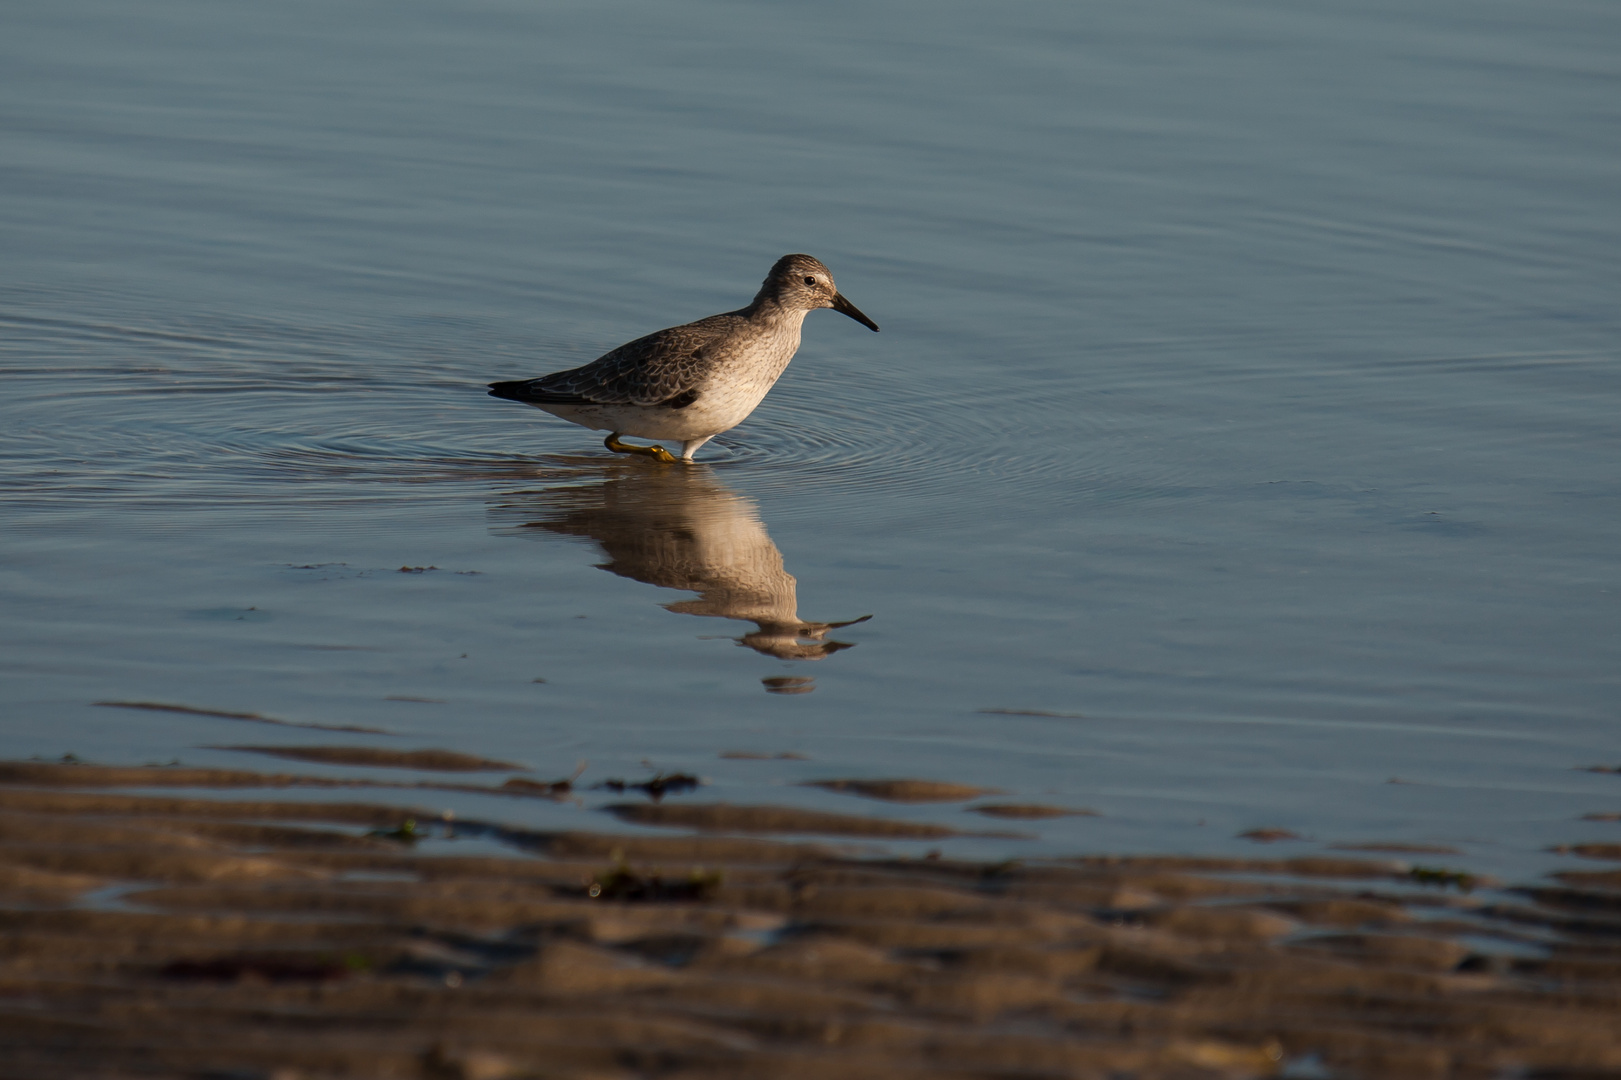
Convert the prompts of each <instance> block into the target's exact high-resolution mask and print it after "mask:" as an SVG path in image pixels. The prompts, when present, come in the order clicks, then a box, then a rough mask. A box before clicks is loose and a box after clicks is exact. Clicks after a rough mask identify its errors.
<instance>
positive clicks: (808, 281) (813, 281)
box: [805, 277, 816, 286]
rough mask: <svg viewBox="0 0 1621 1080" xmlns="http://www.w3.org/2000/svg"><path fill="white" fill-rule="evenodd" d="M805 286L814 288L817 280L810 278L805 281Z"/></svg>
mask: <svg viewBox="0 0 1621 1080" xmlns="http://www.w3.org/2000/svg"><path fill="white" fill-rule="evenodd" d="M805 284H807V285H811V286H814V285H815V284H816V279H815V278H813V277H808V278H806V279H805Z"/></svg>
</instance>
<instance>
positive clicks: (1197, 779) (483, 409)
mask: <svg viewBox="0 0 1621 1080" xmlns="http://www.w3.org/2000/svg"><path fill="white" fill-rule="evenodd" d="M0 28H3V32H0V102H3V104H0V109H3V116H4V121H5V123H4V130H5V133H6V134H5V136H4V138H5V146H6V152H5V154H4V156H3V160H0V194H3V198H0V245H3V249H4V251H5V252H6V257H5V259H4V260H3V262H0V363H3V365H4V372H5V377H4V378H5V383H4V384H5V388H6V391H7V392H6V394H5V395H4V396H3V399H0V485H3V490H4V500H5V502H4V520H5V523H6V529H5V539H4V541H3V544H4V547H3V552H4V564H3V569H0V604H3V607H4V611H5V613H6V617H5V619H4V622H3V627H0V635H3V641H4V654H3V659H0V673H3V679H4V695H5V696H4V700H5V701H6V703H7V708H6V715H7V722H6V724H5V725H4V727H3V730H0V755H3V756H8V757H16V756H24V757H26V756H29V755H33V754H39V755H45V756H51V757H55V756H58V755H60V754H63V753H68V752H71V753H75V754H78V755H79V756H81V757H86V758H92V759H94V760H98V761H107V762H145V761H168V760H171V759H174V758H179V759H181V760H184V761H186V762H190V763H199V764H201V763H219V764H249V765H251V764H252V761H251V760H246V761H245V760H244V758H243V757H242V755H240V754H235V753H232V752H229V751H223V750H211V749H206V747H208V746H210V745H219V744H227V743H240V742H244V741H248V742H255V743H265V742H270V741H274V740H278V739H279V740H283V741H285V742H287V743H289V744H308V743H311V742H317V741H327V742H332V743H335V744H354V743H355V742H356V741H357V740H362V741H363V740H365V739H366V738H373V739H376V740H380V741H387V742H389V743H390V744H398V745H402V746H403V745H410V746H444V747H449V748H453V749H457V750H463V751H467V752H473V753H480V754H487V755H491V756H494V757H498V758H516V759H518V760H520V761H523V762H525V763H527V764H529V765H531V766H533V767H534V769H535V770H537V772H538V773H539V774H540V775H543V776H548V777H549V776H561V775H566V774H568V773H569V772H571V771H572V770H573V768H574V767H575V763H576V761H578V760H582V759H583V760H585V761H587V762H588V768H587V772H586V773H585V774H584V778H583V779H584V780H585V781H586V782H588V783H589V782H594V781H596V780H600V779H602V778H606V777H612V776H621V777H627V778H631V777H640V776H644V775H646V772H647V768H649V767H651V768H656V769H664V770H685V771H691V772H696V773H700V774H701V775H703V776H704V777H706V778H707V779H708V780H710V781H711V786H710V787H709V788H707V789H706V790H705V791H704V792H702V793H700V794H699V795H698V796H697V797H698V798H711V797H712V798H719V799H727V800H731V801H734V802H768V801H769V802H786V803H791V804H795V805H800V806H805V807H814V808H820V809H831V810H842V811H867V812H874V813H886V814H897V815H903V816H906V817H909V818H915V819H917V820H930V821H942V822H949V823H951V824H954V825H959V826H961V825H963V824H964V822H968V823H969V825H968V827H970V828H973V827H978V828H998V829H1003V831H1005V828H1004V827H1005V826H1006V825H1007V824H1008V823H1006V822H996V823H992V822H990V821H989V820H988V819H982V818H976V817H973V816H969V815H965V814H964V813H963V810H962V805H961V804H942V805H937V806H890V805H886V804H882V803H871V802H867V801H864V800H858V799H855V798H852V797H850V796H848V795H842V794H838V793H834V792H829V791H824V790H821V789H815V788H805V787H799V786H795V785H796V784H797V783H798V782H800V781H805V780H813V779H821V778H829V777H855V776H867V777H884V776H919V777H928V778H933V779H944V780H953V781H960V782H965V783H975V784H987V785H992V786H996V787H999V788H1002V789H1004V790H1005V791H1006V792H1007V793H1008V795H1009V796H1010V797H1013V798H1016V799H1018V800H1020V801H1036V802H1045V803H1052V804H1058V805H1066V806H1076V807H1090V808H1093V809H1096V810H1098V811H1100V812H1101V816H1098V817H1072V818H1060V819H1054V820H1051V821H1041V822H1034V823H1018V824H1019V831H1022V832H1025V833H1028V834H1030V835H1031V837H1032V838H1031V839H1028V840H1008V839H978V840H964V841H953V842H952V845H950V846H951V848H952V850H960V851H962V852H963V853H965V854H967V853H980V854H983V853H987V852H993V851H994V852H1009V853H1013V854H1018V853H1024V852H1035V851H1103V850H1132V851H1150V850H1160V851H1236V850H1244V851H1248V850H1252V846H1251V844H1250V842H1249V841H1246V840H1243V839H1239V838H1238V837H1237V836H1236V834H1237V833H1239V832H1241V831H1244V830H1248V829H1252V828H1257V827H1275V828H1284V829H1289V830H1292V831H1294V832H1296V833H1298V834H1300V835H1301V836H1303V837H1304V838H1305V839H1303V840H1300V841H1293V842H1286V843H1282V844H1279V845H1277V846H1275V847H1274V848H1273V849H1272V850H1274V851H1283V850H1288V851H1301V852H1305V851H1310V850H1317V849H1321V848H1322V847H1324V846H1326V845H1332V844H1337V843H1356V842H1368V841H1391V842H1402V843H1409V844H1413V843H1419V844H1440V845H1450V846H1454V847H1456V848H1458V849H1459V850H1460V852H1461V853H1460V854H1458V855H1456V856H1446V857H1445V858H1444V860H1443V861H1446V862H1448V863H1449V864H1459V865H1467V866H1471V867H1474V868H1478V869H1489V870H1495V871H1498V872H1503V873H1508V874H1515V875H1524V874H1529V873H1534V872H1537V871H1539V870H1542V869H1546V868H1548V867H1551V866H1553V865H1557V864H1559V863H1560V862H1561V861H1562V859H1563V858H1564V857H1563V856H1557V855H1550V854H1547V853H1546V852H1545V851H1544V849H1545V848H1546V847H1548V846H1549V845H1551V844H1557V843H1572V842H1578V841H1583V840H1595V839H1614V838H1615V837H1616V830H1617V828H1618V826H1617V825H1616V824H1615V823H1614V822H1593V821H1582V820H1579V818H1580V816H1581V815H1582V814H1584V813H1593V812H1604V811H1616V810H1621V777H1618V776H1616V775H1611V774H1600V773H1592V772H1586V771H1580V767H1583V766H1591V765H1597V764H1608V765H1614V764H1618V763H1621V752H1618V751H1617V741H1616V731H1617V719H1618V717H1617V701H1618V699H1621V698H1618V693H1617V691H1618V683H1621V679H1618V676H1617V672H1618V671H1621V663H1618V661H1621V629H1618V621H1617V598H1618V596H1621V574H1618V573H1617V567H1616V554H1615V553H1616V550H1617V541H1618V536H1617V534H1618V532H1621V479H1618V478H1621V470H1618V468H1617V461H1618V457H1621V433H1618V430H1617V424H1616V416H1617V407H1618V405H1621V363H1618V359H1621V357H1618V355H1617V347H1616V342H1617V340H1618V336H1617V334H1618V331H1621V306H1618V305H1617V304H1616V303H1615V298H1616V296H1617V295H1621V288H1618V287H1621V255H1618V254H1617V253H1618V252H1621V235H1618V234H1621V202H1618V201H1617V200H1616V198H1615V195H1616V192H1617V190H1618V182H1621V144H1618V143H1617V142H1616V140H1615V138H1614V133H1615V131H1616V130H1617V128H1616V123H1617V120H1618V119H1621V94H1618V93H1617V91H1618V89H1621V86H1618V82H1621V80H1618V78H1617V69H1616V67H1615V63H1614V55H1615V46H1616V44H1617V42H1618V39H1621V11H1618V10H1617V9H1616V8H1615V7H1614V6H1613V5H1609V4H1602V3H1576V2H1569V3H1541V4H1534V5H1533V4H1529V3H1517V4H1511V3H1500V4H1493V5H1487V6H1484V7H1483V6H1481V5H1478V4H1463V3H1450V2H1449V3H1435V4H1430V5H1426V6H1425V7H1424V9H1423V10H1422V11H1415V10H1413V9H1411V8H1410V6H1407V5H1398V4H1394V3H1389V4H1381V3H1355V4H1341V5H1337V6H1332V7H1330V6H1326V5H1319V6H1317V7H1315V8H1311V9H1302V8H1301V7H1299V6H1298V5H1290V4H1282V3H1228V4H1221V5H1209V4H1201V3H1190V2H1180V0H1178V2H1172V0H1162V2H1155V3H1146V4H1144V3H1133V4H1124V3H1111V4H1101V5H1089V6H1084V7H1083V6H1074V5H1059V4H1026V5H1019V6H1017V7H1015V8H1012V9H1008V8H1001V7H985V6H973V5H951V4H944V5H942V4H931V5H908V4H892V5H884V6H880V7H877V8H874V7H871V6H866V5H863V6H856V5H819V6H817V7H816V8H814V9H809V8H790V7H781V6H767V7H752V6H739V5H730V4H720V3H711V4H697V5H684V6H682V7H681V8H680V9H674V8H670V7H668V6H664V5H654V4H643V3H609V4H600V3H599V4H591V5H584V4H578V5H548V6H546V7H544V8H542V7H537V6H533V5H528V4H519V3H485V4H477V5H465V6H457V7H454V8H453V7H449V6H442V5H429V4H387V5H384V4H359V3H357V4H350V5H343V6H341V7H331V6H328V5H317V4H302V5H301V4H280V5H274V6H261V7H258V8H254V7H241V6H231V7H224V8H222V7H218V6H216V5H208V4H201V3H166V2H149V3H142V4H140V5H128V4H112V3H101V4H98V3H89V2H78V0H69V2H63V3H58V4H53V5H48V6H39V5H36V6H34V7H32V8H28V9H22V8H18V9H13V10H8V11H7V12H6V13H5V14H4V15H3V16H0ZM798 250H803V251H809V252H811V253H813V254H815V255H817V256H819V257H821V258H822V259H823V260H825V261H826V262H827V263H828V264H829V266H830V267H832V269H833V271H834V273H835V274H836V275H837V277H838V281H839V285H840V287H841V289H842V290H843V291H844V292H845V294H846V295H848V296H849V297H850V298H851V299H852V300H853V301H854V302H855V303H856V304H858V305H860V306H861V307H862V309H863V310H865V311H866V312H867V313H868V314H869V315H871V316H872V317H873V318H874V319H875V320H876V321H877V322H878V323H879V324H880V325H882V326H883V327H884V331H883V333H882V334H879V335H874V334H871V333H869V332H868V331H866V330H865V329H863V328H861V327H860V326H857V325H856V324H854V323H852V322H850V321H848V320H845V319H842V318H840V317H838V316H836V315H834V314H832V313H827V314H822V313H817V314H815V315H813V316H812V317H811V318H810V319H809V320H808V321H807V325H806V340H805V345H804V347H803V348H802V349H801V351H800V354H799V357H798V358H797V359H796V361H795V362H794V364H793V366H792V367H790V369H789V371H788V374H787V375H786V376H785V377H784V379H783V381H782V382H781V383H780V384H779V385H778V386H777V388H776V389H775V390H774V391H773V392H772V394H771V396H770V397H768V398H767V400H766V402H765V403H764V404H763V405H762V406H761V408H760V409H759V410H758V411H757V412H756V413H755V414H754V416H752V417H751V418H750V419H749V420H748V421H747V422H745V423H744V424H743V425H742V426H740V427H739V428H737V429H735V430H734V431H733V432H731V433H729V434H727V435H725V436H722V437H721V438H720V439H718V440H716V441H715V442H714V443H711V444H710V445H709V446H707V447H705V448H704V450H703V451H701V452H700V457H701V459H702V461H703V464H702V465H701V466H699V467H696V468H692V469H681V470H672V469H666V468H660V467H657V466H653V465H649V464H646V463H643V462H639V461H624V460H618V459H614V458H612V457H611V456H610V455H608V454H607V453H606V452H604V451H602V450H600V444H599V442H598V438H599V436H595V435H593V434H591V433H589V432H584V431H582V430H580V429H576V428H572V427H570V426H569V425H566V424H563V423H562V422H560V421H556V420H553V419H551V418H549V417H547V416H545V415H543V414H541V413H538V412H535V411H534V410H526V409H523V408H521V407H519V406H516V405H514V404H512V403H509V402H502V401H496V400H492V399H489V398H487V397H485V396H484V392H483V384H484V383H486V382H489V381H491V380H494V379H506V378H516V377H524V376H532V375H538V374H543V373H545V372H547V371H551V370H556V369H559V368H563V367H569V366H573V365H576V364H578V363H582V362H584V361H587V360H589V359H591V358H593V357H595V356H596V355H598V354H600V353H601V352H603V351H605V350H606V349H608V348H610V347H612V346H614V345H616V344H618V343H619V342H621V341H624V340H627V339H629V338H632V337H635V336H638V335H640V334H643V333H646V332H649V331H651V330H654V329H657V328H659V327H662V326H666V325H670V324H672V323H676V322H682V321H686V320H689V319H692V318H697V317H700V316H703V315H707V314H710V313H712V312H715V311H720V310H727V309H731V308H734V307H737V306H739V305H741V304H742V303H744V302H746V300H747V299H748V297H749V296H750V295H752V293H753V291H754V289H755V288H756V287H757V285H758V282H759V279H760V277H761V276H762V275H763V274H764V272H765V269H766V268H767V267H768V266H769V265H770V263H771V261H772V260H773V259H775V258H776V257H777V256H778V255H780V254H782V253H783V252H786V251H798ZM779 560H780V561H779ZM401 567H424V568H426V567H432V568H434V569H425V570H422V571H421V572H412V573H402V572H400V568H401ZM599 567H601V568H602V569H599ZM603 569H607V570H608V571H610V572H608V573H604V572H603ZM869 614H870V615H872V616H873V617H872V619H871V620H870V621H867V622H861V623H856V624H855V625H850V626H844V627H840V628H833V629H829V630H826V631H825V632H820V633H819V634H818V633H816V632H813V633H811V634H809V635H805V634H795V633H793V632H790V631H788V630H785V629H784V626H785V625H786V624H789V623H792V622H794V621H796V620H798V621H804V622H810V623H840V622H846V621H849V620H854V619H857V618H858V617H860V616H865V615H869ZM835 642H836V643H839V644H843V645H849V646H853V647H850V648H834V647H832V646H831V645H830V643H835ZM740 646H742V647H740ZM779 677H788V678H796V679H797V678H805V677H810V678H812V679H813V682H812V683H810V684H802V685H800V686H799V687H798V689H801V690H803V688H804V685H810V686H812V687H813V690H812V691H811V692H808V693H807V692H800V693H791V694H789V693H769V692H767V686H766V685H765V684H763V683H762V680H764V679H771V678H779ZM539 679H544V680H545V681H544V682H537V681H536V680H539ZM789 688H793V687H789ZM778 689H782V687H778ZM415 699H427V700H415ZM100 701H146V702H159V703H174V704H184V705H188V706H192V707H195V708H202V709H214V710H222V711H226V712H239V713H257V714H261V715H264V716H268V717H272V718H277V719H283V720H287V721H291V722H294V723H303V724H319V725H327V726H339V727H341V726H364V727H376V728H382V729H385V730H387V731H389V732H392V733H395V736H396V737H395V738H387V737H383V736H372V737H368V736H360V735H355V734H353V733H335V732H321V731H312V730H307V729H306V730H300V729H283V730H278V729H277V728H274V727H269V726H265V725H260V724H252V723H249V722H245V721H241V720H231V719H227V718H223V717H208V716H199V715H188V714H180V713H165V712H154V711H150V710H129V709H119V708H108V707H101V706H97V705H96V704H94V703H95V702H100ZM1047 714H1056V715H1047ZM731 750H750V751H760V752H767V753H776V752H780V751H795V752H798V753H801V754H804V755H805V759H804V760H767V761H760V760H740V759H722V758H719V757H718V756H717V755H719V754H721V753H722V752H725V751H731ZM644 761H646V762H648V763H650V765H649V766H644V765H643V764H642V762H644ZM287 767H288V768H289V769H295V768H296V769H307V770H308V771H312V772H320V771H322V769H321V767H319V766H295V765H292V764H290V763H289V764H288V765H287ZM1393 780H1399V781H1401V782H1399V783H1394V782H1392V781H1393ZM608 798H610V797H609V796H606V795H604V796H602V797H601V798H598V797H597V794H595V793H593V794H588V795H587V796H586V797H585V798H584V799H583V800H582V801H581V802H579V803H576V804H564V805H556V806H554V805H551V804H539V803H536V804H530V803H521V804H520V803H513V802H502V803H500V804H499V807H498V808H492V807H488V806H485V807H480V806H479V805H478V800H477V798H476V797H468V799H466V800H463V801H462V802H460V803H458V802H455V800H450V801H447V803H446V805H456V806H458V807H463V806H465V807H466V808H467V811H468V812H475V811H476V812H480V813H487V814H493V813H495V812H496V811H497V809H498V810H499V812H500V813H501V814H503V815H506V816H509V817H511V816H518V817H524V818H526V819H528V820H532V821H535V822H540V823H546V824H555V825H566V826H568V827H593V828H603V827H608V826H609V825H611V820H610V819H608V818H606V816H605V815H602V814H600V813H598V812H596V810H595V807H596V806H598V805H600V804H601V803H602V802H603V801H606V800H607V799H608ZM682 798H687V799H690V798H693V796H682ZM976 822H977V823H978V825H975V824H973V823H976Z"/></svg>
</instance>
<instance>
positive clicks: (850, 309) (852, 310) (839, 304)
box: [833, 293, 878, 334]
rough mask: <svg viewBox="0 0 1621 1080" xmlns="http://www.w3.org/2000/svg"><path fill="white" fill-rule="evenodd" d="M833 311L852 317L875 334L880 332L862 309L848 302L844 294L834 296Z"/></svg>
mask: <svg viewBox="0 0 1621 1080" xmlns="http://www.w3.org/2000/svg"><path fill="white" fill-rule="evenodd" d="M833 310H834V311H837V312H839V313H840V314H841V315H848V316H850V318H852V319H854V320H855V321H856V322H858V323H860V324H861V325H862V326H865V327H866V328H867V329H868V330H871V331H872V332H873V333H875V334H876V333H877V332H878V324H877V323H875V322H873V321H872V320H871V319H869V318H867V317H866V316H865V315H863V314H861V309H860V308H858V307H856V306H855V305H854V304H852V303H850V301H848V300H846V299H845V298H844V294H843V293H834V294H833Z"/></svg>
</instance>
